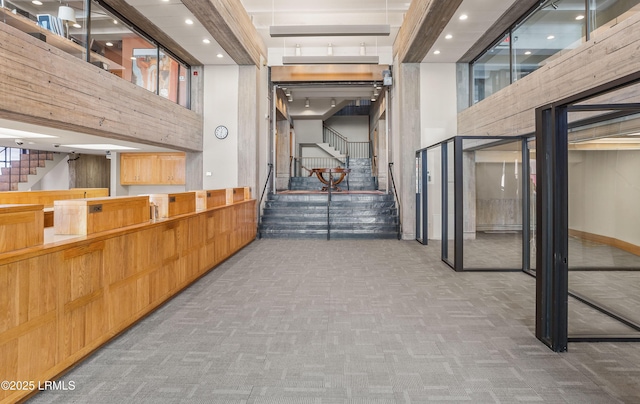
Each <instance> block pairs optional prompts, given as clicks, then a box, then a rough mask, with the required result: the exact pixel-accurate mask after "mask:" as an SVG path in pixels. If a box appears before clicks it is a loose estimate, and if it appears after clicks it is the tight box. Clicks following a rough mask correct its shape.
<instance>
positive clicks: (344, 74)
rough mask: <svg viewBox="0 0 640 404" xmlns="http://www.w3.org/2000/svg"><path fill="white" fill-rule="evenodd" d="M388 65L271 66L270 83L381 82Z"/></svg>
mask: <svg viewBox="0 0 640 404" xmlns="http://www.w3.org/2000/svg"><path fill="white" fill-rule="evenodd" d="M383 70H389V65H300V66H271V81H273V82H274V83H283V82H306V81H382V71H383Z"/></svg>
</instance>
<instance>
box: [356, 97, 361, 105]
mask: <svg viewBox="0 0 640 404" xmlns="http://www.w3.org/2000/svg"><path fill="white" fill-rule="evenodd" d="M359 106H360V98H356V107H359Z"/></svg>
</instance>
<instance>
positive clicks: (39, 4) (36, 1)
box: [32, 0, 42, 6]
mask: <svg viewBox="0 0 640 404" xmlns="http://www.w3.org/2000/svg"><path fill="white" fill-rule="evenodd" d="M32 3H33V4H35V5H36V6H41V5H42V2H41V1H40V0H33V1H32Z"/></svg>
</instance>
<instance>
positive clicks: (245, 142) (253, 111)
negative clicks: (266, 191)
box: [238, 65, 260, 197]
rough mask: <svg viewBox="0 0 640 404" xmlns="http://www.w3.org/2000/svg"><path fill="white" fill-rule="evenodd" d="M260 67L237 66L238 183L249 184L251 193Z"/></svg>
mask: <svg viewBox="0 0 640 404" xmlns="http://www.w3.org/2000/svg"><path fill="white" fill-rule="evenodd" d="M259 83H260V69H259V68H257V67H256V66H254V65H242V66H239V76H238V186H240V187H246V186H248V187H250V188H251V194H252V195H253V196H254V197H255V195H256V194H257V192H258V191H257V189H258V187H259V185H258V161H259V159H258V143H259V138H258V134H259V127H260V122H259V119H258V111H259V103H258V95H259V94H260V89H259Z"/></svg>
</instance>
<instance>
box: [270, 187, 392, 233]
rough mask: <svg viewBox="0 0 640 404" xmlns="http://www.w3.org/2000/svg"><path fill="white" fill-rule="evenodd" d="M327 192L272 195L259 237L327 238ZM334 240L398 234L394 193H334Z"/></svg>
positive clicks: (332, 211) (330, 220) (332, 216)
mask: <svg viewBox="0 0 640 404" xmlns="http://www.w3.org/2000/svg"><path fill="white" fill-rule="evenodd" d="M327 197H328V195H327V193H326V192H323V193H286V192H285V193H279V194H275V195H274V194H270V195H269V197H268V199H267V201H266V203H265V208H264V211H263V214H262V218H261V222H260V226H259V229H258V233H259V234H258V236H259V237H263V238H321V239H326V238H327ZM329 227H330V237H331V238H332V239H334V238H335V239H345V238H358V239H393V238H397V237H398V210H397V209H396V206H395V201H394V198H393V195H389V194H385V193H380V192H367V193H346V192H335V193H332V194H331V205H330V208H329Z"/></svg>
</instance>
